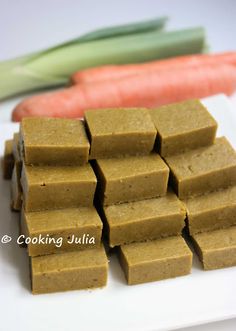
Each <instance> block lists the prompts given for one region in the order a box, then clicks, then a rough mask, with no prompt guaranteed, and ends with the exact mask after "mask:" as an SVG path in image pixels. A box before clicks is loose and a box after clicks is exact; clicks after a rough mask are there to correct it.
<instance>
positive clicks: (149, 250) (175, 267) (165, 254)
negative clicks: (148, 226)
mask: <svg viewBox="0 0 236 331" xmlns="http://www.w3.org/2000/svg"><path fill="white" fill-rule="evenodd" d="M120 263H121V266H122V268H123V270H124V273H125V276H126V279H127V282H128V284H129V285H133V284H140V283H146V282H151V281H156V280H162V279H167V278H173V277H177V276H182V275H187V274H189V273H190V272H191V267H192V252H191V250H190V249H189V248H188V246H187V244H186V243H185V241H184V239H183V238H182V237H181V236H176V237H170V238H164V239H159V240H154V241H150V242H147V243H136V244H130V245H123V246H121V247H120Z"/></svg>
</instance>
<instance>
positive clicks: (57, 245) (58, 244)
mask: <svg viewBox="0 0 236 331" xmlns="http://www.w3.org/2000/svg"><path fill="white" fill-rule="evenodd" d="M21 226H22V231H23V233H24V235H25V236H26V237H29V238H31V240H32V239H33V238H38V239H39V238H42V240H44V241H45V243H41V244H40V243H36V244H34V243H30V244H28V253H29V255H30V256H37V255H45V254H52V253H59V252H61V251H68V250H76V249H88V248H94V247H99V246H100V243H101V236H102V227H103V224H102V221H101V219H100V217H99V215H98V213H97V211H96V209H95V208H94V207H91V208H86V207H81V208H68V209H61V210H49V211H41V212H28V213H26V212H24V211H22V213H21ZM49 238H50V240H51V242H49V241H48V239H49ZM34 240H36V239H34ZM72 241H73V242H72Z"/></svg>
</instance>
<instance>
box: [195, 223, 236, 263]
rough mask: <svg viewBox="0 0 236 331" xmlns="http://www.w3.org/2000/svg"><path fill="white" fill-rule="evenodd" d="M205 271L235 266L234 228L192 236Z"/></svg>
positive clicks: (235, 230)
mask: <svg viewBox="0 0 236 331" xmlns="http://www.w3.org/2000/svg"><path fill="white" fill-rule="evenodd" d="M192 238H193V241H194V245H195V248H196V252H197V254H198V255H199V258H200V260H201V261H202V264H203V268H204V269H205V270H212V269H219V268H226V267H232V266H236V226H232V227H230V228H228V229H221V230H216V231H212V232H205V233H199V234H195V235H194V236H192Z"/></svg>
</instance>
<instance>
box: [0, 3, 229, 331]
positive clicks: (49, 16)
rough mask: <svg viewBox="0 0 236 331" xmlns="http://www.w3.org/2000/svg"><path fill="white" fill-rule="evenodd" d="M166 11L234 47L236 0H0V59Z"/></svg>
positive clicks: (177, 24) (212, 40)
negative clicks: (95, 29) (202, 28)
mask: <svg viewBox="0 0 236 331" xmlns="http://www.w3.org/2000/svg"><path fill="white" fill-rule="evenodd" d="M162 15H167V16H169V17H170V21H169V24H168V28H169V29H172V28H184V27H189V26H197V25H203V26H204V27H205V28H206V31H207V36H208V44H209V45H210V48H211V50H212V51H225V50H236V37H235V33H236V1H235V0H195V1H193V0H117V1H111V0H84V1H81V0H38V1H36V0H0V60H4V59H10V58H12V57H15V56H18V55H23V54H25V53H28V52H32V51H36V50H40V49H44V48H46V47H48V46H51V45H53V44H57V43H60V42H63V41H66V40H68V39H71V38H74V37H77V36H79V35H80V34H82V33H84V32H87V31H89V30H91V29H94V28H97V27H101V26H106V25H112V24H120V23H124V22H130V21H132V20H139V19H148V18H152V17H155V16H162ZM4 107H5V103H2V104H0V122H1V121H3V120H4V121H5V120H9V118H10V117H9V116H6V110H4ZM6 109H7V107H6ZM8 109H9V107H8ZM8 112H9V110H8ZM199 290H200V289H199ZM216 291H217V289H216ZM19 309H20V307H19ZM22 313H23V312H22ZM25 313H26V318H27V312H25ZM12 318H14V316H12ZM45 322H46V321H45ZM0 330H1V326H0ZM185 330H186V331H187V330H189V331H190V330H191V331H203V330H204V331H213V330H214V331H223V330H224V331H228V330H230V331H231V330H236V321H235V320H231V321H224V322H223V321H222V322H218V323H213V324H209V325H204V326H198V327H193V328H188V329H185Z"/></svg>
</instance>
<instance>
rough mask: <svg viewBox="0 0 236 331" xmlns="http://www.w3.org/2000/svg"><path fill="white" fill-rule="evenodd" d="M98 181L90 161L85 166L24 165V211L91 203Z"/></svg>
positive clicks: (22, 179) (90, 204)
mask: <svg viewBox="0 0 236 331" xmlns="http://www.w3.org/2000/svg"><path fill="white" fill-rule="evenodd" d="M96 183H97V179H96V176H95V174H94V172H93V170H92V167H91V166H90V164H86V165H84V166H83V167H79V166H70V167H68V166H61V167H59V166H58V167H54V166H26V165H23V169H22V177H21V184H22V188H23V202H24V207H25V210H26V211H40V210H46V209H58V208H60V209H61V208H70V207H78V206H84V207H89V206H92V204H93V198H94V192H95V188H96Z"/></svg>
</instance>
